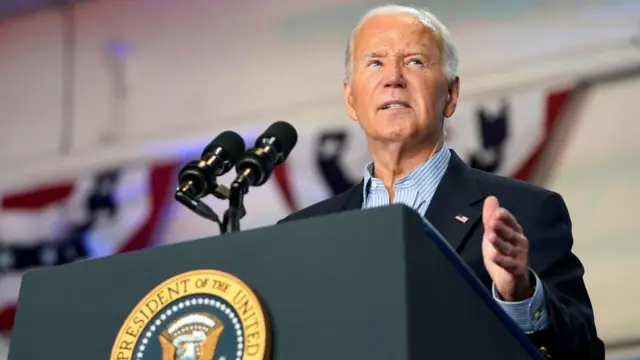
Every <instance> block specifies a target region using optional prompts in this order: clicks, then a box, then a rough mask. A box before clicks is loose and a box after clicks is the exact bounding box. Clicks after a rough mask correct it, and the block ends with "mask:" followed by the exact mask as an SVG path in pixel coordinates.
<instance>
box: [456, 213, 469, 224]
mask: <svg viewBox="0 0 640 360" xmlns="http://www.w3.org/2000/svg"><path fill="white" fill-rule="evenodd" d="M456 220H458V221H460V222H461V223H463V224H465V223H466V222H467V220H469V218H468V217H466V216H464V215H457V216H456Z"/></svg>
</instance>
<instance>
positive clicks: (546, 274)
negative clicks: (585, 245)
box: [282, 5, 604, 360]
mask: <svg viewBox="0 0 640 360" xmlns="http://www.w3.org/2000/svg"><path fill="white" fill-rule="evenodd" d="M457 71H458V52H457V49H456V46H455V44H454V43H453V41H452V38H451V36H450V34H449V32H448V31H447V29H446V28H445V27H444V26H443V25H442V24H441V23H440V22H439V21H438V19H437V18H436V17H435V16H434V15H432V14H431V13H429V12H427V11H423V10H418V9H414V8H410V7H402V6H394V5H391V6H384V7H379V8H376V9H373V10H371V11H370V12H368V13H367V14H365V16H364V17H363V18H362V20H361V21H360V23H359V24H358V26H357V27H356V28H355V29H354V31H353V33H352V36H351V40H350V42H349V45H348V50H347V56H346V76H345V80H344V100H345V104H346V108H347V113H348V115H349V116H350V117H351V118H352V119H353V120H354V121H357V122H358V123H359V125H360V126H361V128H362V129H363V131H364V133H365V134H366V137H367V140H368V148H369V151H370V154H371V156H372V158H373V162H372V163H371V164H369V165H368V166H367V167H366V169H365V172H364V179H363V181H362V182H361V183H360V184H358V185H357V186H356V187H354V188H353V189H351V190H348V191H346V192H345V193H342V194H340V195H338V196H335V197H333V198H331V199H328V200H325V201H323V202H320V203H318V204H315V205H313V206H310V207H308V208H306V209H304V210H301V211H299V212H297V213H294V214H292V215H290V216H288V217H287V218H286V219H283V220H282V221H291V220H298V219H302V218H307V217H312V216H319V215H325V214H329V213H336V212H340V211H345V210H353V209H358V208H371V207H376V206H384V205H387V204H391V203H403V204H405V205H407V206H410V207H412V208H413V209H414V210H416V211H417V212H419V213H420V214H422V215H424V216H425V217H426V218H427V219H428V220H429V221H430V222H431V223H432V224H433V225H434V226H435V227H436V228H437V229H438V230H439V231H440V232H441V233H442V234H443V235H444V236H445V237H446V238H447V239H448V241H449V242H451V244H452V245H453V247H454V248H456V250H457V251H458V253H459V255H460V256H461V257H462V258H463V259H464V260H465V261H466V262H467V263H468V264H469V266H470V267H471V268H472V269H473V270H474V272H475V273H476V274H477V275H478V277H479V278H480V279H481V280H482V281H483V282H484V284H485V285H486V286H487V288H488V289H489V290H490V291H491V292H492V294H493V296H494V298H495V301H496V302H497V303H498V304H500V306H501V307H502V308H503V309H504V311H505V312H506V313H507V314H508V315H509V316H510V317H511V318H512V319H513V320H514V321H515V322H516V323H517V324H518V325H519V326H520V328H521V329H522V330H523V331H524V332H525V333H527V334H528V335H529V337H530V338H531V339H532V341H533V342H534V343H535V344H536V345H537V346H538V347H540V348H541V349H542V348H544V351H545V352H547V353H548V354H549V355H550V356H551V357H553V358H557V359H583V360H585V359H604V345H603V343H602V341H600V340H599V339H598V337H597V333H596V327H595V323H594V318H593V310H592V307H591V303H590V300H589V296H588V294H587V291H586V289H585V285H584V282H583V279H582V275H583V273H584V269H583V267H582V265H581V263H580V261H579V260H578V259H577V258H576V256H575V255H573V254H572V252H571V247H572V243H573V239H572V234H571V220H570V218H569V214H568V211H567V208H566V206H565V203H564V201H563V199H562V197H561V196H560V195H558V194H557V193H554V192H551V191H548V190H545V189H542V188H539V187H536V186H533V185H530V184H527V183H524V182H520V181H516V180H512V179H508V178H504V177H499V176H496V175H492V174H489V173H486V172H481V171H479V170H475V169H472V168H471V167H469V166H467V165H466V164H465V163H464V162H463V161H462V160H461V159H460V158H459V157H458V156H457V155H456V153H455V152H454V151H453V150H451V149H449V148H447V145H446V144H445V143H444V139H443V125H444V121H445V118H449V117H451V116H452V115H453V113H454V112H455V110H456V104H457V102H458V94H459V91H460V79H459V78H458V76H457ZM457 214H464V215H465V216H467V217H468V218H469V219H468V220H467V221H466V222H465V223H462V222H460V221H456V220H455V216H456V215H457Z"/></svg>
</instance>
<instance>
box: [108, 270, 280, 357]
mask: <svg viewBox="0 0 640 360" xmlns="http://www.w3.org/2000/svg"><path fill="white" fill-rule="evenodd" d="M269 341H270V338H269V333H268V327H267V318H266V315H265V313H264V310H263V308H262V305H261V304H260V302H259V300H258V297H257V296H256V294H255V293H254V292H253V291H252V290H251V289H250V288H249V287H248V286H247V285H246V284H245V283H243V282H242V281H241V280H239V279H238V278H236V277H234V276H232V275H230V274H227V273H224V272H220V271H216V270H197V271H191V272H187V273H184V274H180V275H177V276H175V277H173V278H171V279H169V280H167V281H165V282H163V283H162V284H160V285H159V286H157V287H156V288H155V289H153V290H152V291H151V292H150V293H148V294H147V296H145V297H144V298H143V299H142V301H140V302H139V303H138V305H137V306H136V307H135V309H134V310H133V312H131V314H130V315H129V317H128V318H127V320H126V321H125V322H124V324H123V325H122V328H121V329H120V332H119V333H118V336H117V338H116V341H115V342H114V345H113V349H112V351H111V357H110V359H111V360H143V359H146V360H150V359H154V360H156V359H157V360H266V359H268V358H269V357H268V355H269V354H268V352H269V349H270V346H269V345H270V344H269Z"/></svg>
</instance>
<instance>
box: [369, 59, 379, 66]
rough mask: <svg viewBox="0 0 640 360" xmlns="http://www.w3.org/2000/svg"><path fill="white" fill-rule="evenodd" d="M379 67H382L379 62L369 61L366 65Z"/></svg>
mask: <svg viewBox="0 0 640 360" xmlns="http://www.w3.org/2000/svg"><path fill="white" fill-rule="evenodd" d="M380 65H382V62H381V61H380V60H371V61H369V63H368V64H367V66H380Z"/></svg>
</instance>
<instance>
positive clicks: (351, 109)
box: [342, 80, 358, 121]
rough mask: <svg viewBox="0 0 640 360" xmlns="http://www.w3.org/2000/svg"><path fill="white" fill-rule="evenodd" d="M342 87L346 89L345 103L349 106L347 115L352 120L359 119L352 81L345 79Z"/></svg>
mask: <svg viewBox="0 0 640 360" xmlns="http://www.w3.org/2000/svg"><path fill="white" fill-rule="evenodd" d="M342 89H343V91H344V104H345V107H346V108H347V115H349V117H350V118H351V120H354V121H358V116H357V115H356V109H355V104H354V99H353V93H352V91H351V81H350V80H345V81H343V82H342Z"/></svg>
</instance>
